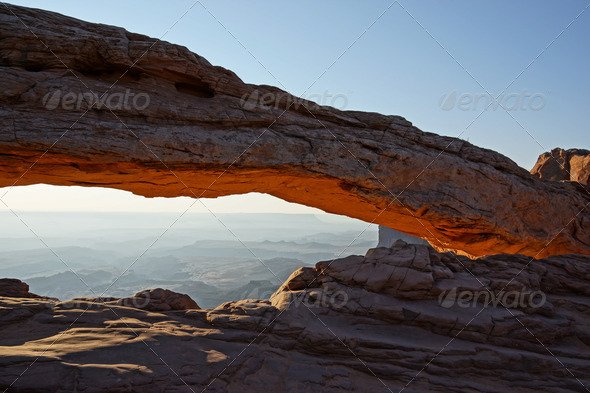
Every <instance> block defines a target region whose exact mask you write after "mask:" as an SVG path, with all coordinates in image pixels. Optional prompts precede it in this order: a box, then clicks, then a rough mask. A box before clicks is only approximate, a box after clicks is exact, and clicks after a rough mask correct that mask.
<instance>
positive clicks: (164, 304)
mask: <svg viewBox="0 0 590 393" xmlns="http://www.w3.org/2000/svg"><path fill="white" fill-rule="evenodd" d="M117 304H119V305H122V306H127V307H136V308H139V309H144V310H150V311H178V310H191V309H199V308H200V307H199V306H198V304H197V302H195V301H194V300H193V299H191V297H190V296H188V295H185V294H183V293H177V292H174V291H170V290H168V289H162V288H155V289H146V290H144V291H140V292H137V293H136V294H135V295H133V296H132V297H128V298H124V299H119V300H118V301H117Z"/></svg>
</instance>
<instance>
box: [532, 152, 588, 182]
mask: <svg viewBox="0 0 590 393" xmlns="http://www.w3.org/2000/svg"><path fill="white" fill-rule="evenodd" d="M531 173H532V174H533V175H535V176H538V177H539V178H541V179H544V180H553V181H559V180H567V181H573V182H578V183H580V184H584V185H589V183H590V150H584V149H568V150H564V149H561V148H555V149H553V150H551V152H548V153H543V154H541V155H540V156H539V159H538V160H537V163H536V164H535V166H534V167H533V169H532V170H531Z"/></svg>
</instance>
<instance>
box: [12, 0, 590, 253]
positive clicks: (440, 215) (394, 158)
mask: <svg viewBox="0 0 590 393" xmlns="http://www.w3.org/2000/svg"><path fill="white" fill-rule="evenodd" d="M8 7H9V9H10V10H12V12H14V14H16V15H18V17H19V18H20V20H19V19H18V18H17V17H16V16H14V15H13V14H12V13H11V12H10V11H9V9H7V8H6V7H0V36H1V37H2V39H1V40H0V53H1V54H2V56H1V57H0V69H1V72H2V78H1V79H0V114H1V116H0V130H1V133H0V151H1V152H2V154H1V155H0V186H9V185H12V184H13V183H14V182H15V181H17V180H18V181H17V185H26V184H36V183H46V184H54V185H80V186H100V187H112V188H118V189H123V190H128V191H131V192H134V193H136V194H139V195H145V196H149V197H154V196H164V197H176V196H191V197H195V196H203V197H218V196H222V195H230V194H242V193H245V192H263V193H268V194H271V195H274V196H277V197H279V198H282V199H285V200H287V201H290V202H296V203H301V204H304V205H307V206H313V207H317V208H320V209H323V210H325V211H327V212H331V213H337V214H344V215H347V216H350V217H355V218H359V219H362V220H365V221H367V222H372V221H374V220H375V222H376V223H378V224H382V225H385V226H388V227H390V228H394V229H396V230H400V231H402V232H404V233H406V234H409V235H413V236H419V237H421V238H424V239H426V240H428V241H429V243H430V244H432V245H433V246H434V247H436V248H437V249H439V250H457V251H458V252H461V253H463V254H466V255H471V256H483V255H489V254H496V253H499V252H504V253H521V254H525V255H529V256H534V257H536V258H541V257H545V256H549V255H556V254H564V253H581V254H589V253H590V246H589V245H590V230H588V229H589V227H588V226H589V223H590V212H589V211H588V210H589V209H586V210H583V209H584V208H585V207H586V205H587V204H588V203H589V202H590V197H589V195H588V193H586V192H585V191H584V190H581V189H580V188H579V187H576V186H575V185H574V184H567V183H548V182H545V181H542V180H539V179H538V178H536V177H534V176H532V175H531V174H530V173H528V171H526V170H525V169H523V168H520V167H518V166H517V165H516V164H515V163H514V162H513V161H511V160H510V159H508V158H507V157H505V156H503V155H501V154H498V153H496V152H493V151H490V150H487V149H482V148H479V147H476V146H474V145H472V144H470V143H468V142H465V141H462V140H459V139H454V138H450V137H444V136H439V135H436V134H433V133H428V132H423V131H421V130H419V129H418V128H416V127H414V126H413V125H412V124H411V123H410V122H409V121H407V120H406V119H404V118H402V117H400V116H388V115H381V114H377V113H364V112H356V111H339V110H336V109H334V108H330V107H323V106H319V105H317V104H314V103H312V102H309V101H302V100H299V99H297V98H295V97H293V96H291V95H290V94H288V93H286V92H283V91H281V90H279V89H277V88H274V87H269V86H254V85H249V84H246V83H244V82H243V81H241V80H240V79H239V78H238V77H237V76H236V75H235V74H234V73H233V72H231V71H228V70H226V69H224V68H221V67H216V66H212V65H211V64H210V63H209V62H208V61H207V60H205V59H204V58H202V57H201V56H199V55H197V54H194V53H191V52H190V51H189V50H188V49H186V48H184V47H181V46H178V45H173V44H170V43H167V42H161V41H156V40H155V39H153V38H150V37H146V36H143V35H139V34H134V33H130V32H128V31H126V30H124V29H121V28H117V27H112V26H106V25H102V24H93V23H88V22H84V21H80V20H77V19H73V18H68V17H65V16H62V15H58V14H55V13H51V12H47V11H41V10H36V9H30V8H24V7H17V6H12V5H10V6H8ZM21 21H22V22H21ZM23 23H24V24H25V25H27V26H30V27H31V28H32V29H33V30H34V32H35V34H36V35H37V37H39V39H37V38H36V37H35V36H34V35H33V34H31V32H30V31H29V30H28V29H27V28H25V27H24V26H23ZM45 45H47V46H48V47H49V48H51V49H52V50H53V53H51V52H49V51H48V50H47V48H46V47H45ZM152 45H153V47H152ZM56 56H57V57H56ZM140 58H141V59H140ZM136 60H139V61H138V62H137V63H136V64H135V61H136ZM62 61H63V63H64V64H66V65H67V67H68V68H69V69H70V70H71V71H73V73H74V74H75V75H76V76H74V75H73V74H72V73H71V72H69V71H68V70H67V69H65V68H64V65H63V64H62ZM134 64H135V65H134ZM132 65H134V66H133V67H132ZM126 71H127V72H126ZM124 73H125V75H124V76H123V77H122V78H121V79H120V80H119V81H118V82H117V83H116V84H115V86H114V87H113V88H112V89H110V90H109V88H110V86H111V85H112V84H113V83H114V82H115V81H117V79H118V78H119V77H120V76H121V75H123V74H124ZM85 85H86V86H87V87H88V88H87V87H86V86H85ZM88 89H90V90H92V91H93V92H96V94H97V95H101V94H102V93H103V92H107V91H108V94H107V96H105V98H107V99H111V101H106V102H104V103H103V105H101V106H100V107H99V106H97V105H95V106H94V107H93V108H92V109H91V110H89V111H88V112H87V113H86V114H84V116H83V117H82V118H80V116H81V115H82V114H83V113H84V112H85V110H86V109H87V108H88V107H89V104H88V102H87V101H86V100H84V99H80V100H79V101H78V100H76V99H74V100H73V101H71V98H72V97H74V98H84V97H86V98H88V94H89V91H88ZM126 93H130V94H131V93H132V94H135V96H134V97H143V99H142V100H140V102H135V104H133V99H131V103H129V102H127V104H128V105H125V103H124V102H123V101H121V100H123V97H124V96H125V94H126ZM85 94H86V96H84V95H85ZM66 95H67V96H66ZM140 95H141V96H140ZM147 98H149V102H147V101H148V100H147ZM290 103H295V105H292V106H290V107H289V104H290ZM144 104H147V105H144ZM287 108H288V109H287ZM109 109H110V110H109ZM111 110H112V113H111ZM285 110H286V111H285ZM113 113H114V114H116V116H115V115H114V114H113ZM117 117H118V118H117ZM120 120H121V121H122V122H123V123H122V122H121V121H120ZM70 127H71V129H70ZM267 127H270V130H268V129H267ZM66 130H69V131H68V132H67V134H66V135H64V136H63V138H61V139H60V141H59V143H56V144H55V145H53V144H54V142H56V141H57V140H58V139H59V138H60V136H61V135H62V134H64V131H66ZM138 138H139V139H140V140H141V141H139V140H138ZM144 143H145V146H144ZM146 146H148V147H149V148H146ZM250 146H251V147H250ZM50 147H51V148H50ZM48 149H49V150H48ZM246 150H247V151H246ZM443 150H444V153H443V154H440V153H441V151H443ZM46 151H47V153H46V154H45V152H46ZM245 151H246V152H245ZM244 152H245V153H244ZM351 153H352V154H351ZM238 157H239V159H238V160H237V161H235V160H236V158H238ZM234 161H235V162H234ZM232 162H233V165H231V167H230V164H231V163H232ZM33 163H36V164H35V165H34V166H32V167H31V165H32V164H33ZM426 167H428V169H426V170H425V168H426ZM29 168H30V170H29ZM169 169H170V170H172V171H173V172H174V173H172V172H170V170H169ZM368 169H369V170H370V172H369V170H368ZM423 170H425V172H424V173H422V172H423ZM25 171H26V172H27V173H26V175H25V176H23V177H22V178H21V176H22V175H23V173H25ZM371 174H374V176H375V177H373V175H371ZM220 175H221V176H220ZM179 179H180V180H182V182H180V181H179ZM402 191H403V193H402V195H401V196H400V198H399V200H397V199H395V197H394V196H396V195H397V194H399V193H400V192H402ZM386 207H387V209H386V210H385V211H383V209H384V208H386ZM376 217H377V218H376ZM418 218H419V219H420V221H418V220H417V219H418ZM572 218H573V221H572ZM554 237H555V239H553V238H554ZM552 239H553V240H552Z"/></svg>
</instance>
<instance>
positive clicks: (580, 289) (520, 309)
mask: <svg viewBox="0 0 590 393" xmlns="http://www.w3.org/2000/svg"><path fill="white" fill-rule="evenodd" d="M530 261H531V259H530V258H527V257H524V256H511V255H496V256H493V257H489V258H485V259H482V260H479V261H472V260H469V259H467V258H465V257H457V256H454V255H452V254H440V253H437V252H436V251H434V250H433V249H432V248H430V247H428V246H425V245H409V244H405V243H403V242H401V241H400V242H397V243H396V244H394V246H392V247H391V248H376V249H372V250H369V252H368V253H367V255H366V256H365V257H362V256H350V257H347V258H343V259H338V260H335V261H333V262H330V261H326V262H320V263H318V264H317V266H316V268H303V269H300V270H298V271H296V272H294V273H293V274H292V276H291V277H290V278H289V279H288V280H287V281H286V282H285V283H284V285H283V286H282V287H281V288H280V289H279V290H278V291H277V292H276V293H275V294H274V295H273V296H272V297H271V299H270V300H242V301H237V302H230V303H225V304H223V305H220V306H219V307H217V308H215V309H199V308H198V306H197V305H196V304H195V303H194V302H191V301H188V300H187V299H186V298H185V297H183V296H182V295H174V294H173V293H170V292H162V291H159V290H158V291H151V292H150V291H148V292H142V293H140V294H138V295H136V296H135V297H131V298H128V299H124V300H123V301H121V300H118V299H109V298H107V299H100V300H98V301H97V302H93V301H92V300H90V299H83V300H72V301H64V302H60V301H57V300H52V299H42V298H14V297H0V336H1V337H2V346H1V347H0V387H2V388H4V387H7V386H9V385H11V384H12V388H11V389H10V391H14V392H18V391H21V392H32V391H35V392H45V391H48V392H66V391H68V392H70V391H83V392H106V391H109V392H152V391H153V392H161V391H167V392H176V391H178V392H187V391H191V389H192V391H194V392H201V391H206V392H240V393H242V392H260V391H272V392H334V393H336V392H338V393H341V392H383V391H393V392H398V391H400V390H401V389H402V388H404V387H405V389H404V391H405V392H426V391H428V392H507V391H510V392H523V393H524V392H527V393H528V392H541V391H544V392H586V391H587V390H586V388H585V387H584V385H585V386H586V387H590V302H589V299H590V297H589V296H590V285H589V284H590V276H589V274H588V269H587V266H588V263H589V262H590V257H586V256H574V255H571V256H560V257H554V258H548V259H545V260H542V261H533V262H532V263H529V262H530ZM519 272H520V273H519ZM515 276H516V278H514V277H515ZM513 278H514V279H513ZM12 287H14V284H13V283H12V284H11V288H12ZM488 291H490V292H491V293H494V294H495V296H496V299H500V300H501V301H502V302H504V303H505V305H506V307H504V306H502V305H501V304H499V303H494V298H488V300H490V301H491V302H492V303H490V304H487V305H486V304H483V300H485V296H482V295H485V294H487V293H489V292H488ZM0 292H1V288H0ZM11 293H13V292H11ZM150 293H152V294H153V295H154V296H155V303H154V302H151V303H150V302H145V301H144V300H145V299H146V297H149V295H148V294H150ZM469 294H476V295H478V296H476V297H477V298H478V299H479V302H477V301H475V302H474V301H472V300H471V299H469V296H468V295H469ZM514 296H517V297H518V299H519V301H517V302H515V301H514V299H515V298H514ZM133 299H139V302H138V303H134V301H133ZM164 303H169V304H176V305H178V306H177V307H175V308H176V309H177V310H178V309H180V308H187V307H191V305H192V306H194V307H197V308H194V309H188V310H178V311H154V310H161V309H167V308H168V307H167V306H164V307H162V304H164ZM121 304H125V306H123V305H121ZM451 340H452V341H451ZM443 348H444V349H443ZM441 350H442V351H441ZM549 351H551V353H552V354H553V355H554V356H553V355H551V354H550V353H549ZM437 354H438V355H437ZM34 360H36V361H35V363H34V364H33V365H31V363H33V361H34ZM28 366H30V367H29V368H28V369H27V367H28ZM168 366H169V367H168ZM25 369H26V372H25V373H24V374H23V375H22V377H19V376H20V375H21V373H23V371H24V370H25ZM572 374H573V376H572ZM17 377H18V378H17Z"/></svg>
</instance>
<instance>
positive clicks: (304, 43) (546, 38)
mask: <svg viewBox="0 0 590 393" xmlns="http://www.w3.org/2000/svg"><path fill="white" fill-rule="evenodd" d="M13 3H14V4H19V5H26V6H32V7H38V8H44V9H50V10H52V11H57V12H60V13H63V14H66V15H70V16H74V17H77V18H80V19H85V20H89V21H93V22H100V23H105V24H112V25H118V26H122V27H125V28H126V29H127V30H130V31H134V32H138V33H143V34H147V35H150V36H154V37H160V36H161V35H162V34H163V33H164V32H166V31H167V30H168V29H169V28H170V27H171V25H172V24H174V23H175V22H176V21H177V20H178V19H179V17H180V16H181V15H182V14H183V13H184V12H185V11H187V10H188V9H189V8H190V7H191V5H193V4H194V1H168V2H157V1H145V0H144V1H126V2H122V1H117V2H114V1H101V2H80V1H63V0H62V1H60V2H51V3H48V2H44V1H13ZM401 4H402V6H403V7H401V6H400V5H398V4H397V3H395V4H393V5H391V1H379V0H374V1H363V2H361V1H347V0H339V1H322V2H318V1H299V2H283V1H281V2H276V1H275V2H272V1H254V0H253V1H247V2H245V1H225V0H216V1H204V0H203V1H202V5H201V3H196V4H195V5H194V6H193V7H192V9H190V11H188V13H187V14H186V15H185V16H184V17H183V18H182V19H181V20H180V21H178V23H177V24H176V25H175V26H174V27H172V29H170V31H169V32H168V33H167V34H166V36H165V37H164V40H166V41H169V42H173V43H177V44H181V45H184V46H187V47H188V48H189V49H191V50H192V51H194V52H196V53H199V54H200V55H202V56H204V57H206V58H207V59H208V60H209V61H210V62H212V63H213V64H216V65H221V66H223V67H226V68H229V69H231V70H233V71H235V72H236V73H237V74H238V75H239V76H240V77H241V78H242V79H243V80H244V81H246V82H248V83H256V84H270V85H277V86H284V88H285V89H286V90H288V91H289V92H291V93H293V94H295V95H301V94H302V93H304V92H305V94H303V95H304V96H305V97H307V98H311V99H315V100H316V101H319V102H320V103H322V104H334V105H335V106H337V107H344V108H345V109H355V110H366V111H375V112H381V113H386V114H397V115H402V116H404V117H406V118H407V119H408V120H410V121H412V122H413V123H414V124H415V125H417V126H418V127H419V128H421V129H423V130H425V131H432V132H436V133H439V134H445V135H451V136H457V135H459V134H461V133H462V134H461V137H462V138H463V139H468V140H469V141H470V142H472V143H474V144H476V145H479V146H483V147H487V148H491V149H494V150H496V151H499V152H501V153H503V154H505V155H507V156H509V157H510V158H512V159H513V160H514V161H516V162H517V163H518V164H519V165H521V166H523V167H525V168H527V169H529V168H531V167H532V165H533V164H534V162H535V160H536V158H537V156H538V155H539V154H540V153H541V152H543V151H545V150H547V149H551V148H554V147H557V146H560V147H565V148H569V147H582V148H590V143H589V141H590V138H588V121H587V119H586V118H585V114H586V111H587V110H588V108H589V107H590V106H589V103H590V99H589V97H588V92H589V91H590V77H589V75H588V64H589V62H590V50H589V48H590V46H589V45H588V40H589V37H590V9H587V10H586V11H585V12H583V13H582V15H580V16H578V15H579V14H580V12H582V11H583V10H584V9H585V7H587V4H588V3H587V1H577V0H566V1H562V2H559V3H558V2H549V1H519V2H514V1H493V2H492V1H487V2H483V1H478V2H468V1H455V2H448V1H446V2H442V1H436V0H432V1H431V0H421V1H401ZM203 6H204V7H203ZM385 10H387V11H386V12H385V13H383V12H384V11H385ZM576 17H578V18H577V19H576ZM377 19H378V20H377ZM574 19H576V20H575V21H574ZM222 25H223V26H222ZM568 25H569V27H568ZM367 28H368V30H367V31H366V32H365V33H364V34H362V33H363V32H364V31H365V30H366V29H367ZM564 29H565V31H564ZM361 34H362V37H360V38H358V37H359V36H361ZM236 38H237V39H236ZM357 39H358V40H357ZM238 41H239V42H238ZM242 45H243V46H242ZM351 45H352V46H351ZM548 45H549V47H548V48H547V46H548ZM244 47H245V48H244ZM539 54H540V56H539ZM537 56H538V57H537ZM535 58H536V60H535ZM531 62H532V64H530V63H531ZM260 63H262V64H263V65H264V66H262V65H261V64H260ZM332 63H333V65H332ZM529 64H530V65H529ZM330 65H332V66H331V67H330ZM527 66H528V68H527ZM324 72H325V73H324ZM521 72H522V74H521V75H520V77H519V78H518V79H517V80H516V81H515V82H514V83H513V84H512V85H511V86H510V87H508V89H507V90H506V91H505V93H504V96H503V99H502V101H501V102H502V104H503V105H505V106H506V107H507V108H508V109H510V110H509V114H508V113H506V111H504V110H502V109H501V108H499V107H496V108H494V107H492V108H491V109H489V110H488V111H486V112H484V113H483V114H482V115H481V116H480V117H479V118H477V120H475V121H474V119H476V117H477V116H478V115H479V114H480V112H481V111H482V110H483V109H484V108H485V106H486V101H485V96H484V94H485V93H486V92H489V93H491V94H493V95H497V94H499V93H500V92H502V91H503V90H504V89H505V88H506V87H507V85H508V84H510V83H511V81H513V80H514V78H515V77H516V76H517V75H519V74H520V73H521ZM322 74H323V75H322ZM273 75H274V76H273ZM320 75H322V76H321V78H320V79H319V80H317V82H316V83H315V84H314V85H313V87H312V88H311V89H309V90H307V91H306V89H307V88H308V86H309V85H311V84H312V83H313V82H314V81H316V79H317V78H318V77H320ZM275 77H276V78H275ZM482 86H483V88H482ZM475 99H479V101H477V102H474V101H473V100H475ZM511 115H512V116H511ZM512 117H513V118H512ZM470 124H471V125H470ZM469 125H470V126H469ZM468 126H469V128H468V129H467V130H466V128H467V127H468ZM523 128H524V129H523ZM529 134H530V135H529ZM12 192H13V191H11V193H12ZM31 192H37V191H35V190H32V191H31ZM44 192H45V193H47V190H45V191H44ZM73 192H78V191H73ZM285 208H286V209H288V207H285Z"/></svg>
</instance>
